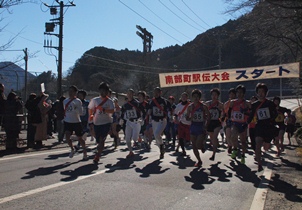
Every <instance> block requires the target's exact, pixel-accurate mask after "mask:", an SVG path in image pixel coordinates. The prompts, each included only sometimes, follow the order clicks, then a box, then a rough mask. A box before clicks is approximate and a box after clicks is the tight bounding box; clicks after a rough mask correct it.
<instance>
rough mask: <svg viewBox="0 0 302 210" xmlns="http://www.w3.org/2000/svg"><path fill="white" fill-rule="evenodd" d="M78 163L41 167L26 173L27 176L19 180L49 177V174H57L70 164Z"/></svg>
mask: <svg viewBox="0 0 302 210" xmlns="http://www.w3.org/2000/svg"><path fill="white" fill-rule="evenodd" d="M78 162H79V161H77V162H73V163H70V162H67V163H64V164H60V165H56V166H51V167H45V168H44V167H41V168H38V169H35V170H32V171H29V172H27V173H26V174H27V176H24V177H21V179H31V178H34V177H36V176H47V175H50V174H54V173H57V172H58V170H60V169H62V168H66V167H68V166H70V165H72V164H76V163H78Z"/></svg>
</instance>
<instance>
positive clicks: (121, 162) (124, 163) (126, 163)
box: [105, 154, 148, 173]
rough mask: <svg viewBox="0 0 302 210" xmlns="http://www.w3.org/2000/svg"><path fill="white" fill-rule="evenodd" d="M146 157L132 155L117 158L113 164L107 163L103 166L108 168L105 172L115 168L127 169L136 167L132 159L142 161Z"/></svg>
mask: <svg viewBox="0 0 302 210" xmlns="http://www.w3.org/2000/svg"><path fill="white" fill-rule="evenodd" d="M146 159H148V158H147V157H143V156H141V155H137V154H136V155H134V157H131V158H117V160H118V162H116V163H115V164H114V165H112V164H107V165H105V168H109V170H108V171H106V173H112V172H114V171H116V170H127V169H131V168H134V167H136V165H135V164H133V163H134V161H143V160H146Z"/></svg>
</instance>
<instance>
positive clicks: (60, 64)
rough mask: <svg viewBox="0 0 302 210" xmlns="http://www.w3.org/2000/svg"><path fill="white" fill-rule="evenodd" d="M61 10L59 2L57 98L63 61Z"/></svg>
mask: <svg viewBox="0 0 302 210" xmlns="http://www.w3.org/2000/svg"><path fill="white" fill-rule="evenodd" d="M63 8H64V2H63V1H60V18H59V49H58V54H59V55H58V81H57V97H58V98H59V97H60V96H61V95H62V60H63V15H64V13H63Z"/></svg>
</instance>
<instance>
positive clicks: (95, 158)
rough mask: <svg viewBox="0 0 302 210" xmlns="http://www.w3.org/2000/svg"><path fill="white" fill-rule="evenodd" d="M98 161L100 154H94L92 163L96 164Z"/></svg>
mask: <svg viewBox="0 0 302 210" xmlns="http://www.w3.org/2000/svg"><path fill="white" fill-rule="evenodd" d="M99 161H100V156H98V155H95V156H94V159H93V163H94V164H98V162H99Z"/></svg>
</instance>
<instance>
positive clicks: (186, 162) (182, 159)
mask: <svg viewBox="0 0 302 210" xmlns="http://www.w3.org/2000/svg"><path fill="white" fill-rule="evenodd" d="M175 154H176V153H173V154H170V155H171V156H175ZM180 154H181V153H179V154H178V156H177V158H176V161H171V162H170V163H171V164H173V165H175V166H178V168H179V169H186V168H187V167H193V166H194V164H195V162H194V161H193V160H192V159H191V158H190V156H189V155H186V156H181V155H180ZM176 155H177V154H176Z"/></svg>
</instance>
